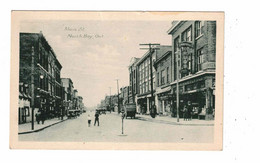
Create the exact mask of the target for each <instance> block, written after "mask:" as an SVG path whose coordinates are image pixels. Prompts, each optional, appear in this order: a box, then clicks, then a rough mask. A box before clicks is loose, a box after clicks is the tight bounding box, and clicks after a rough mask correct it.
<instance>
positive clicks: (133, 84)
mask: <svg viewBox="0 0 260 163" xmlns="http://www.w3.org/2000/svg"><path fill="white" fill-rule="evenodd" d="M139 59H140V58H136V57H133V58H132V59H131V61H130V65H129V67H128V70H129V103H137V98H136V94H137V90H138V83H137V70H138V69H137V65H136V63H137V61H138V60H139Z"/></svg>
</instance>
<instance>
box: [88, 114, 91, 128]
mask: <svg viewBox="0 0 260 163" xmlns="http://www.w3.org/2000/svg"><path fill="white" fill-rule="evenodd" d="M90 125H91V117H90V115H88V127H90Z"/></svg>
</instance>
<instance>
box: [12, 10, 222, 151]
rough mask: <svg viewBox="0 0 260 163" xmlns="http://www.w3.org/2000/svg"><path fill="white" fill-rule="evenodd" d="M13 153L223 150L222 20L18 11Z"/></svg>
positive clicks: (218, 16)
mask: <svg viewBox="0 0 260 163" xmlns="http://www.w3.org/2000/svg"><path fill="white" fill-rule="evenodd" d="M11 27H12V33H11V40H12V42H11V47H12V48H11V88H10V92H11V93H10V95H11V97H10V98H11V105H10V106H11V108H10V148H11V149H106V150H112V149H117V150H222V142H223V140H222V139H223V70H224V68H223V65H224V64H223V58H224V13H223V12H101V11H98V12H87V11H86V12H83V11H81V12H77V11H12V26H11Z"/></svg>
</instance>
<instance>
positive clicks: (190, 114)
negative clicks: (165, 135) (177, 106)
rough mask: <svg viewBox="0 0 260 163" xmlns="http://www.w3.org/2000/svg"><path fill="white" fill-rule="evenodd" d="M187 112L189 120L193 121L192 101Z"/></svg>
mask: <svg viewBox="0 0 260 163" xmlns="http://www.w3.org/2000/svg"><path fill="white" fill-rule="evenodd" d="M187 110H188V120H192V105H191V102H190V101H188V106H187Z"/></svg>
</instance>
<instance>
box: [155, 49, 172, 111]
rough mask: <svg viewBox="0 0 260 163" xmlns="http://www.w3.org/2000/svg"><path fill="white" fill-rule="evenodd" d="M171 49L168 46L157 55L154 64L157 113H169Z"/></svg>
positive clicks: (170, 99) (170, 98) (170, 101)
mask: <svg viewBox="0 0 260 163" xmlns="http://www.w3.org/2000/svg"><path fill="white" fill-rule="evenodd" d="M171 50H172V47H171V46H168V47H167V48H166V49H165V50H164V51H161V52H160V53H157V59H156V61H155V62H154V67H155V69H156V79H155V80H156V81H155V86H156V93H155V105H156V109H157V113H159V114H164V115H165V114H169V113H171V109H170V107H171V103H172V97H171V95H170V93H171V85H170V83H171V82H172V76H173V75H172V74H173V71H172V70H173V62H172V51H171Z"/></svg>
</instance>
